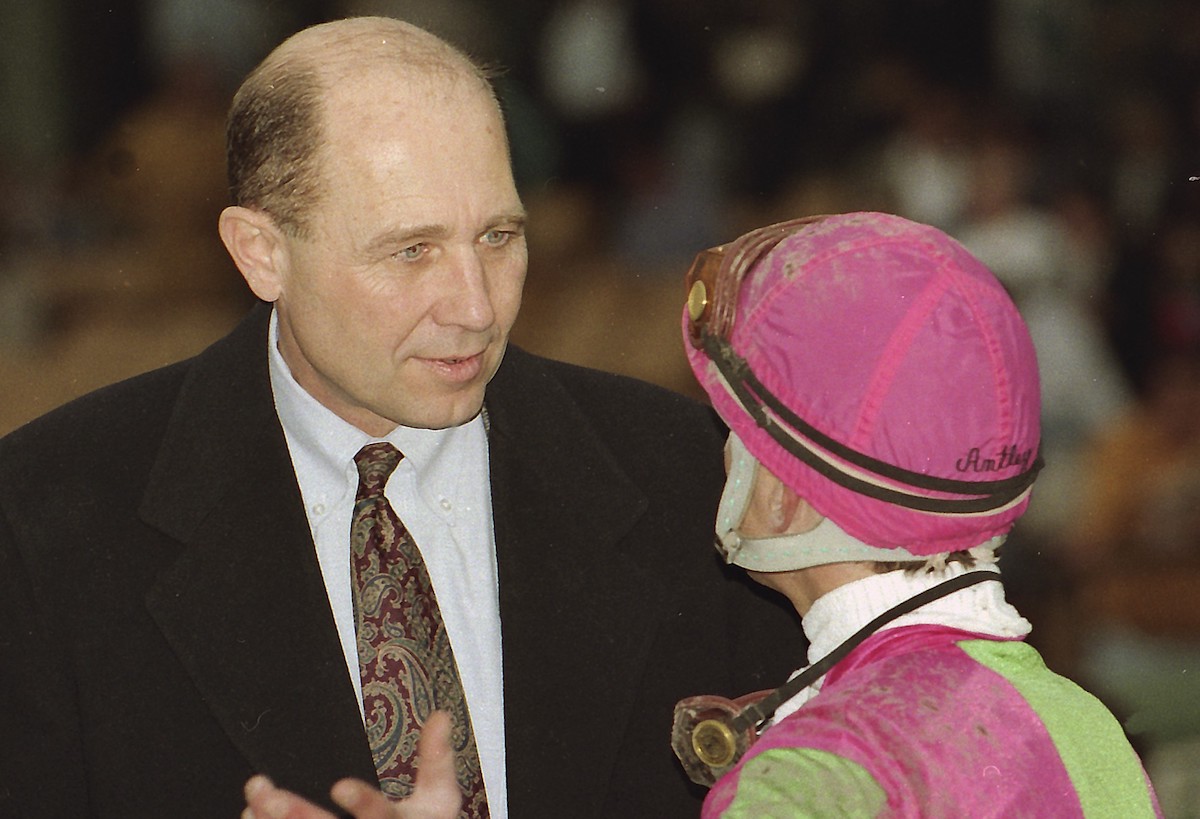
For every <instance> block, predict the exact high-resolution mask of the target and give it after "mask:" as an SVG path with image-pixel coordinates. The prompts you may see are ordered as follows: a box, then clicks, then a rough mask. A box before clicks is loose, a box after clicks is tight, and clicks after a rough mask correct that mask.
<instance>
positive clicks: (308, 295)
mask: <svg viewBox="0 0 1200 819" xmlns="http://www.w3.org/2000/svg"><path fill="white" fill-rule="evenodd" d="M324 125H325V135H326V140H325V143H324V145H323V146H322V147H321V149H320V152H321V153H320V166H321V175H322V196H321V199H320V201H319V203H318V204H317V206H316V207H315V208H313V209H311V212H310V218H309V226H310V229H309V231H308V235H306V236H305V237H304V238H299V239H297V238H291V237H285V239H284V242H283V245H282V257H283V259H282V261H283V263H282V265H281V266H280V270H281V271H282V273H281V275H280V278H279V296H278V299H277V300H276V309H277V311H278V315H279V349H280V352H281V354H282V355H283V358H284V360H285V361H287V363H288V366H289V367H290V369H291V371H292V374H293V376H294V377H295V378H296V380H297V381H298V382H299V383H300V385H301V386H303V387H304V388H305V389H306V390H307V391H308V392H309V393H311V394H312V395H313V396H314V397H315V398H317V400H319V401H320V402H321V403H323V404H324V405H325V406H327V407H329V408H330V409H331V410H333V411H334V412H335V413H337V414H338V415H339V416H340V417H342V418H343V419H345V420H347V421H349V422H350V423H352V424H354V425H355V426H357V427H359V428H360V429H362V430H364V431H365V432H367V433H369V434H372V435H377V436H382V435H385V434H386V433H387V432H389V431H390V430H391V429H392V428H394V427H395V426H396V425H398V424H402V425H405V426H413V427H426V428H440V427H448V426H453V425H456V424H461V423H464V422H465V421H468V420H470V419H471V418H473V417H474V416H475V415H476V414H477V413H478V412H479V409H480V406H481V405H482V402H483V394H484V387H485V386H486V385H487V383H488V381H489V380H490V379H491V377H492V376H493V375H494V374H495V372H496V369H497V367H499V365H500V360H501V358H502V357H503V355H504V349H505V345H506V344H507V341H508V333H509V330H510V329H511V327H512V324H513V322H514V321H515V320H516V317H517V310H518V308H519V307H520V303H521V288H522V286H523V284H524V280H525V268H526V246H525V235H524V209H523V208H522V206H521V201H520V199H519V197H518V196H517V191H516V187H515V185H514V184H513V178H512V171H511V168H510V164H509V158H508V152H507V149H506V143H505V139H504V133H503V123H502V122H501V120H500V116H499V114H498V112H497V111H496V108H495V105H494V104H493V103H492V101H491V100H490V99H489V97H488V96H487V94H486V92H485V91H484V90H483V89H482V87H479V86H477V85H476V84H475V82H474V81H472V80H470V79H467V78H459V79H453V78H446V77H439V78H414V77H413V76H412V75H411V74H398V73H397V72H396V71H395V70H394V69H391V68H386V67H379V68H375V69H372V70H370V71H368V72H365V73H364V74H363V75H362V76H360V77H358V78H356V79H354V80H352V81H349V82H342V83H341V84H340V86H339V87H338V88H336V89H335V90H334V91H332V92H331V93H330V95H329V98H328V100H327V103H326V106H325V109H324Z"/></svg>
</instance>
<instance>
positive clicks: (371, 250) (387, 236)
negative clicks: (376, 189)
mask: <svg viewBox="0 0 1200 819" xmlns="http://www.w3.org/2000/svg"><path fill="white" fill-rule="evenodd" d="M449 235H450V228H448V227H446V226H445V225H401V226H398V227H395V228H391V229H389V230H385V231H384V232H383V233H380V234H379V235H378V236H376V237H375V238H373V239H372V240H371V241H369V242H368V243H367V245H366V248H365V249H366V252H367V254H368V255H371V254H375V253H379V252H382V251H384V250H387V249H389V248H394V247H403V246H404V245H407V244H409V243H411V242H413V241H414V240H416V239H422V238H426V239H444V238H446V237H447V236H449Z"/></svg>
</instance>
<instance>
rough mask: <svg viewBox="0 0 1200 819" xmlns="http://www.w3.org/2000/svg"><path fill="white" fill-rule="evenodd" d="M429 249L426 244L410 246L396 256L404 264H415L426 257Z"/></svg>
mask: <svg viewBox="0 0 1200 819" xmlns="http://www.w3.org/2000/svg"><path fill="white" fill-rule="evenodd" d="M426 252H427V248H426V247H425V244H424V242H422V243H420V244H415V245H409V246H408V247H406V248H404V249H403V250H399V251H397V252H396V253H395V254H394V255H395V257H396V258H397V259H399V260H400V261H402V262H415V261H417V260H418V259H420V258H421V257H422V256H424V255H425V253H426Z"/></svg>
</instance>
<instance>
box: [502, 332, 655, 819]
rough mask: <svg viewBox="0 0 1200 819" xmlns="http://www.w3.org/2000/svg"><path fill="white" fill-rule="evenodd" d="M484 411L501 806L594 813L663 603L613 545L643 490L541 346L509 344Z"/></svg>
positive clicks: (644, 573)
mask: <svg viewBox="0 0 1200 819" xmlns="http://www.w3.org/2000/svg"><path fill="white" fill-rule="evenodd" d="M488 411H489V416H490V421H491V437H490V458H491V464H492V466H491V469H492V496H493V516H494V520H495V530H496V544H497V546H496V547H497V558H498V564H499V573H500V617H501V622H502V629H503V641H504V696H505V733H506V745H507V750H508V780H509V782H508V785H509V808H510V811H511V813H512V815H513V816H526V815H532V811H534V810H535V809H534V808H533V805H534V804H538V805H546V804H558V805H570V806H571V814H572V815H573V816H580V817H587V816H598V815H599V814H600V811H601V809H602V805H601V804H600V801H599V800H600V798H601V795H602V794H603V793H604V792H605V790H606V788H607V787H608V785H609V783H610V778H611V775H612V767H613V763H614V761H615V759H616V754H617V753H618V745H619V742H620V737H621V736H622V735H623V733H624V728H623V726H624V725H625V722H626V721H627V720H628V717H629V711H630V708H631V703H632V701H633V699H634V695H635V693H636V689H637V685H638V680H639V677H640V675H641V674H642V673H643V669H644V666H645V664H646V663H647V661H648V659H649V657H648V654H649V648H650V645H651V643H652V641H653V638H654V632H653V629H652V628H650V627H649V626H648V624H653V623H657V622H659V621H660V617H659V615H658V612H659V611H660V610H661V609H662V607H663V606H664V605H666V604H667V601H665V599H664V594H663V590H662V589H661V588H656V584H655V582H654V581H653V577H652V576H651V573H650V571H649V568H648V567H647V566H645V565H644V564H643V563H642V562H641V560H640V559H639V558H640V557H641V556H639V555H636V554H628V553H626V552H625V551H622V549H621V541H622V538H623V536H624V535H626V534H627V533H628V532H629V530H630V529H631V528H632V527H633V526H634V524H635V523H636V522H637V520H638V519H639V518H640V517H641V516H642V514H643V513H644V512H645V510H646V508H647V499H646V498H645V497H643V496H642V494H641V492H640V491H639V490H638V489H637V488H636V487H635V486H634V484H633V483H632V482H631V481H630V479H629V478H628V477H627V476H626V475H625V474H624V473H623V472H622V471H621V469H620V468H619V467H618V466H617V465H616V464H615V462H614V461H613V459H612V455H611V453H610V451H609V450H608V448H607V447H606V446H605V445H604V444H603V443H602V442H601V441H600V439H599V438H598V437H596V436H595V434H594V432H593V431H592V429H591V427H590V424H589V422H588V421H587V420H586V418H585V417H584V416H583V415H582V413H581V412H580V410H579V408H578V407H577V406H576V405H575V403H574V401H573V400H572V399H571V398H570V396H569V395H568V394H567V393H566V392H565V391H564V390H563V389H562V387H561V386H560V385H559V384H558V383H557V382H555V381H554V380H553V378H552V376H551V375H550V374H549V373H548V372H547V371H545V370H544V369H543V365H542V364H541V363H540V362H538V361H537V360H536V359H531V358H530V357H529V356H527V355H525V354H523V353H522V352H521V351H519V350H510V351H509V353H508V357H507V358H506V361H505V364H504V367H502V368H501V371H500V373H499V374H498V375H497V377H496V379H495V380H494V381H493V382H492V385H491V386H489V391H488ZM658 585H661V584H658ZM563 681H566V683H567V684H566V685H564V684H562V683H563ZM581 738H583V739H582V741H581ZM581 747H586V748H588V749H589V751H588V753H587V754H586V755H581V754H580V753H578V749H579V748H581ZM535 800H536V802H535Z"/></svg>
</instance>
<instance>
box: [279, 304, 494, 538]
mask: <svg viewBox="0 0 1200 819" xmlns="http://www.w3.org/2000/svg"><path fill="white" fill-rule="evenodd" d="M278 339H279V323H278V316H277V314H276V312H275V311H272V312H271V321H270V329H269V331H268V353H267V355H268V361H269V369H270V376H271V390H272V392H273V393H274V395H275V409H276V412H277V413H278V414H279V421H280V423H281V424H282V425H283V429H284V432H285V433H286V435H287V439H288V447H289V449H290V450H291V453H292V461H293V464H294V465H295V467H296V470H297V472H298V473H302V474H313V475H316V476H319V477H320V478H321V479H323V480H326V481H329V482H330V483H336V482H344V481H346V480H348V479H349V480H351V481H353V482H356V480H357V477H356V475H355V474H354V472H353V470H352V467H351V464H352V462H353V460H354V456H355V454H356V453H357V452H358V450H360V449H361V448H362V447H363V446H364V445H365V444H367V443H370V442H371V441H377V440H384V441H388V442H389V443H391V444H392V445H393V446H395V447H396V448H397V449H399V450H400V451H401V452H403V453H404V462H402V464H403V463H407V466H404V468H405V469H411V470H413V471H414V473H415V477H416V486H417V487H418V491H419V492H420V494H421V496H422V498H423V499H424V500H425V502H426V503H427V504H428V505H429V506H430V507H432V508H434V509H437V510H439V514H448V513H449V508H450V507H449V505H448V504H446V503H445V501H446V500H447V499H458V498H460V497H462V495H463V487H462V486H461V479H462V476H463V475H465V474H484V473H483V472H479V471H478V469H471V468H469V467H470V464H469V463H468V462H467V459H468V458H471V457H473V456H472V455H471V453H486V446H487V434H486V432H485V430H484V422H483V418H482V417H481V415H477V416H475V418H473V419H471V420H470V421H468V422H467V423H465V424H462V425H460V426H457V427H449V428H447V429H419V428H416V427H405V426H397V427H396V428H395V429H393V430H392V431H391V432H389V433H388V434H387V435H385V436H384V437H383V438H374V437H372V436H370V435H368V434H367V433H365V432H363V431H362V430H360V429H359V428H358V427H356V426H354V425H353V424H351V423H349V422H347V421H345V420H343V419H342V418H340V417H339V416H338V415H337V414H336V413H334V412H333V411H332V410H330V409H329V408H328V407H326V406H325V405H324V404H322V403H321V402H320V401H318V400H317V399H315V398H313V396H312V395H310V394H309V393H308V391H307V390H305V389H304V388H303V387H301V386H300V384H299V383H297V381H296V379H295V378H294V377H293V376H292V373H291V370H290V369H289V367H288V365H287V362H285V361H284V360H283V355H282V354H281V353H280V352H279V345H278ZM484 459H485V461H486V455H485V456H484ZM476 466H478V465H476ZM353 485H354V484H353V483H352V484H351V486H353Z"/></svg>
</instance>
